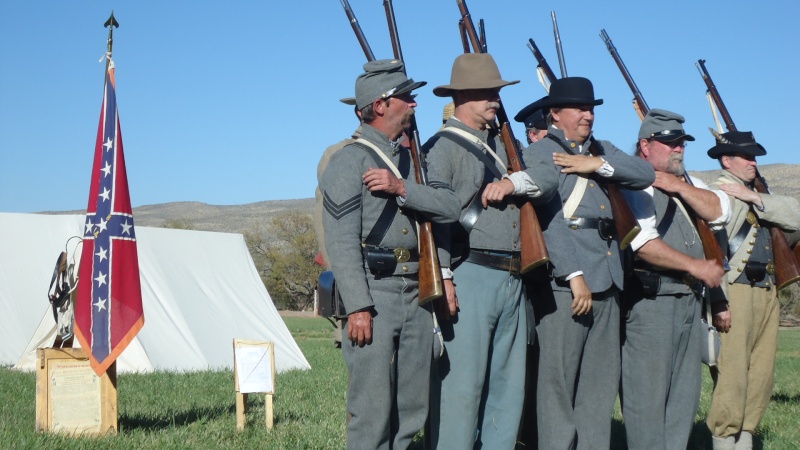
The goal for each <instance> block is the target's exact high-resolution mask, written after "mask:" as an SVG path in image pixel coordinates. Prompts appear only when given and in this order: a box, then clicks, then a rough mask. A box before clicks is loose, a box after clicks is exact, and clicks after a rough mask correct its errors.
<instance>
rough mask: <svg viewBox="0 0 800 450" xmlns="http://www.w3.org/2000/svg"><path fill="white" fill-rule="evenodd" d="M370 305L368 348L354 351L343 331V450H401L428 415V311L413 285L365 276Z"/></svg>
mask: <svg viewBox="0 0 800 450" xmlns="http://www.w3.org/2000/svg"><path fill="white" fill-rule="evenodd" d="M368 281H369V287H370V294H371V295H372V300H373V302H374V303H375V312H376V313H377V314H376V315H375V316H374V317H373V319H372V344H370V345H365V346H364V347H358V346H357V345H354V344H353V343H351V342H350V340H349V339H347V321H345V325H344V329H343V331H342V333H343V337H344V340H343V341H342V354H343V355H344V361H345V364H346V365H347V371H348V375H349V384H348V387H347V413H348V423H347V448H348V449H372V450H374V449H389V448H395V449H404V448H407V447H408V446H409V444H410V443H411V440H412V439H413V438H414V436H415V435H416V434H417V432H418V431H419V430H420V429H422V427H423V425H424V424H425V418H426V417H427V414H428V390H429V386H430V384H429V383H430V378H429V376H428V374H429V372H430V365H431V354H432V348H433V321H432V318H431V312H430V307H429V306H428V305H426V306H425V307H420V306H419V302H418V298H419V296H418V291H417V285H418V283H417V281H416V280H414V279H411V278H402V277H388V278H383V279H381V280H375V279H373V278H371V277H370V276H369V275H368Z"/></svg>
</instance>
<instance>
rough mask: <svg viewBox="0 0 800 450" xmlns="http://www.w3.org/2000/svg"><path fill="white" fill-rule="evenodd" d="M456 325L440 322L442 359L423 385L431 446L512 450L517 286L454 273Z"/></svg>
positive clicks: (519, 399) (520, 350)
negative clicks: (426, 390)
mask: <svg viewBox="0 0 800 450" xmlns="http://www.w3.org/2000/svg"><path fill="white" fill-rule="evenodd" d="M454 280H455V282H456V292H457V294H458V301H459V307H460V310H459V313H458V317H457V319H456V320H452V321H450V322H442V323H440V325H441V326H442V334H443V335H444V338H445V349H446V352H445V354H444V355H443V356H442V357H441V358H439V360H438V361H437V363H438V364H436V365H435V366H436V367H435V371H434V374H433V376H432V378H433V380H434V381H433V384H432V386H431V391H432V394H433V396H432V399H431V422H430V425H431V426H430V429H431V440H430V442H431V444H432V447H433V448H439V449H464V450H466V449H472V448H487V449H501V450H502V449H512V448H514V445H515V442H516V438H517V432H518V430H519V423H520V417H521V416H522V404H523V401H524V397H525V395H524V392H525V353H526V349H527V314H526V312H525V305H524V304H523V301H524V296H523V288H522V281H521V279H520V278H519V276H515V275H511V274H509V273H508V272H503V271H500V270H495V269H489V268H486V267H482V266H479V265H475V264H472V263H469V262H465V263H463V264H461V265H460V266H459V267H458V268H457V269H456V270H455V277H454Z"/></svg>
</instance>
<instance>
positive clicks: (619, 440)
mask: <svg viewBox="0 0 800 450" xmlns="http://www.w3.org/2000/svg"><path fill="white" fill-rule="evenodd" d="M284 321H285V322H286V324H287V326H288V327H289V330H290V331H291V332H292V335H293V336H294V337H295V339H296V340H297V343H298V345H299V346H300V348H301V349H302V351H303V353H304V354H305V355H306V358H307V359H308V361H309V362H310V363H311V366H312V370H310V371H292V372H289V373H284V374H281V375H279V376H278V379H277V392H276V395H275V400H274V410H275V427H274V429H273V430H272V432H269V433H268V432H266V430H265V428H264V397H263V396H260V395H255V394H252V395H250V399H249V402H248V407H249V414H248V426H247V428H246V430H245V431H243V432H240V433H237V432H236V431H235V428H236V418H235V412H236V408H235V403H234V401H235V397H234V393H233V372H232V371H212V372H201V373H188V374H176V373H164V372H160V373H154V374H146V375H133V374H132V375H120V376H119V387H118V389H119V390H118V392H119V430H120V433H119V434H118V435H116V436H104V437H91V438H89V437H84V438H71V437H66V436H61V435H55V434H39V433H36V432H34V423H35V419H34V418H35V380H34V374H33V373H22V372H17V371H15V370H11V369H8V368H0V399H2V400H0V448H13V449H45V448H46V449H151V448H153V449H155V448H158V449H188V448H192V449H205V448H208V449H211V448H223V449H234V448H235V449H250V448H266V449H340V448H344V446H345V432H344V421H345V393H346V384H347V374H346V370H345V366H344V362H343V360H342V356H341V352H340V351H339V350H337V349H335V348H334V347H333V342H332V339H331V326H330V325H329V324H328V323H327V322H326V321H325V320H323V319H307V318H295V317H287V318H285V319H284ZM798 375H800V330H798V331H794V330H791V331H781V333H780V346H779V350H778V366H777V369H776V382H775V391H774V394H773V396H772V404H771V405H770V407H769V410H768V412H767V415H766V417H765V418H764V421H763V423H762V425H761V427H760V428H759V429H758V430H757V432H756V444H757V447H756V448H764V449H798V448H800V377H799V376H798ZM710 392H711V381H710V379H709V377H708V376H707V374H706V375H704V382H703V395H702V399H701V403H700V410H699V411H698V414H697V417H696V426H695V431H694V433H693V435H692V440H691V442H690V445H689V448H691V449H703V448H711V438H710V435H709V433H708V431H707V429H706V427H705V424H704V423H703V418H704V416H705V413H706V411H707V409H708V405H709V402H710ZM613 430H614V440H613V442H612V448H614V449H622V448H625V445H624V426H623V423H622V419H621V415H620V414H619V408H617V411H616V413H615V417H614V422H613ZM414 447H415V448H421V447H422V446H421V444H419V443H418V442H417V443H415V445H414Z"/></svg>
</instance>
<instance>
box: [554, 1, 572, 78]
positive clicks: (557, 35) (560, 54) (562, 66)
mask: <svg viewBox="0 0 800 450" xmlns="http://www.w3.org/2000/svg"><path fill="white" fill-rule="evenodd" d="M550 17H552V19H553V36H554V37H555V40H556V51H557V53H558V65H559V68H560V69H561V78H565V77H568V76H569V75H567V63H566V61H564V50H563V49H562V48H561V33H559V32H558V21H557V20H556V12H555V11H550Z"/></svg>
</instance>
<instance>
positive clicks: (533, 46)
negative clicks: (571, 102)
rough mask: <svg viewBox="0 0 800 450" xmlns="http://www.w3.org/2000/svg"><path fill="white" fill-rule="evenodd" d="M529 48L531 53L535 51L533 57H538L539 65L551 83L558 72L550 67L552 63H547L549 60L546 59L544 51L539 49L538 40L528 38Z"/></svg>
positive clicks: (537, 62)
mask: <svg viewBox="0 0 800 450" xmlns="http://www.w3.org/2000/svg"><path fill="white" fill-rule="evenodd" d="M528 48H529V49H531V53H533V57H534V58H536V64H537V67H539V68H540V69H542V71H544V76H546V77H547V79H548V81H550V82H551V83H552V82H553V81H555V80H556V78H558V77H556V74H555V73H554V72H553V70H552V69H551V68H550V65H549V64H548V63H547V60H546V59H544V55H542V52H540V51H539V47H537V46H536V42H534V40H533V39H528Z"/></svg>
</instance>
